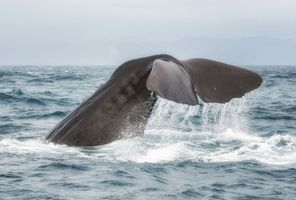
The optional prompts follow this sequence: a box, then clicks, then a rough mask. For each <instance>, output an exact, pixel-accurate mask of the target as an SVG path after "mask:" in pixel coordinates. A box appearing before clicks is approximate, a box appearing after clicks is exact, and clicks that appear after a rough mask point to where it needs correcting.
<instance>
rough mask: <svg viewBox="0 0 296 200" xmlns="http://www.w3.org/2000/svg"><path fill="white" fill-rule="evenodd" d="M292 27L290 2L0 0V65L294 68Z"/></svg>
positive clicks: (294, 15)
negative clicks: (151, 61) (152, 60)
mask: <svg viewBox="0 0 296 200" xmlns="http://www.w3.org/2000/svg"><path fill="white" fill-rule="evenodd" d="M295 24H296V3H295V1H293V0H281V1H278V0H257V1H255V0H248V1H246V0H241V1H236V0H207V1H203V0H182V1H180V0H179V1H177V0H150V1H144V0H125V1H124V0H100V1H97V0H19V1H18V0H0V28H1V29H0V30H1V31H0V64H105V63H108V64H119V62H122V61H124V60H125V59H129V58H133V57H136V56H141V55H147V54H152V53H159V52H166V53H171V54H174V55H176V56H179V57H182V58H187V57H208V58H215V59H219V60H222V61H225V62H231V63H232V62H235V63H238V64H264V63H266V64H294V63H296V57H295V56H294V55H293V52H295V49H296V47H295V41H296V26H295ZM252 55H253V56H252Z"/></svg>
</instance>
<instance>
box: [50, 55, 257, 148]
mask: <svg viewBox="0 0 296 200" xmlns="http://www.w3.org/2000/svg"><path fill="white" fill-rule="evenodd" d="M261 83H262V78H261V77H260V76H259V75H258V74H256V73H254V72H252V71H249V70H246V69H242V68H239V67H236V66H232V65H228V64H224V63H221V62H216V61H213V60H208V59H197V58H196V59H190V60H177V59H176V58H174V57H172V56H169V55H154V56H149V57H144V58H138V59H134V60H130V61H127V62H125V63H123V64H122V65H120V66H119V67H118V68H117V69H116V70H115V72H114V73H113V74H112V76H111V78H110V79H109V80H108V81H107V82H106V83H105V84H103V85H102V86H100V87H99V88H98V90H97V91H96V92H95V93H94V94H93V95H92V96H91V97H89V98H88V99H87V100H85V101H84V102H82V103H81V104H80V105H79V106H78V108H76V109H75V110H74V111H73V112H72V113H70V114H69V115H68V116H67V117H66V118H65V119H64V120H63V121H61V122H60V123H59V124H58V125H57V126H56V127H55V128H54V129H53V130H51V132H50V133H49V135H48V136H47V137H46V140H48V141H51V142H54V143H58V144H67V145H75V146H94V145H102V144H107V143H110V142H112V141H114V140H117V139H120V138H123V137H127V136H136V135H141V134H143V132H144V129H145V127H146V124H147V122H148V118H149V116H150V114H151V111H152V109H153V106H154V104H155V102H156V99H157V95H159V96H161V97H163V98H165V99H169V100H172V101H175V102H177V103H183V104H188V105H197V104H198V98H197V95H198V96H199V97H200V98H201V99H202V100H203V101H204V102H217V103H225V102H228V101H230V100H231V99H232V98H238V97H242V96H243V95H244V94H245V93H247V92H249V91H251V90H254V89H256V88H258V87H259V86H260V85H261ZM156 94H157V95H156Z"/></svg>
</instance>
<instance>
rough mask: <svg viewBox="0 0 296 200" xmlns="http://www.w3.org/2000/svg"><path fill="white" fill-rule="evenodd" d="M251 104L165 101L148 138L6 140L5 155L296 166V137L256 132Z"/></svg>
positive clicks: (240, 101)
mask: <svg viewBox="0 0 296 200" xmlns="http://www.w3.org/2000/svg"><path fill="white" fill-rule="evenodd" d="M246 102H247V100H246V99H245V98H243V99H235V100H233V101H231V102H230V103H227V104H224V105H222V104H207V105H203V106H195V107H193V106H186V105H180V104H176V103H173V102H171V101H166V100H163V99H161V100H160V101H159V102H157V106H156V110H154V112H153V115H152V117H151V119H150V121H149V124H148V128H147V130H146V131H145V134H144V136H142V137H136V138H127V139H124V140H118V141H115V142H113V143H111V144H107V145H103V146H98V147H94V148H91V149H90V150H87V149H85V148H79V147H68V146H65V145H54V144H52V143H49V144H47V143H44V141H43V140H38V139H29V140H24V141H20V140H17V139H2V140H0V153H5V152H10V153H15V154H18V155H24V154H34V155H41V156H42V155H51V156H56V155H63V156H74V157H80V158H82V159H91V160H98V161H101V160H107V161H110V162H129V161H131V162H138V163H145V162H147V163H159V162H172V161H174V162H175V161H179V160H180V161H182V160H192V161H203V162H237V161H244V160H256V161H259V162H262V163H267V164H284V165H286V164H288V165H289V164H295V163H296V137H295V136H292V135H273V136H270V137H266V136H265V137H263V136H260V133H252V132H250V131H249V130H248V118H247V117H246V116H245V113H246V111H247V107H248V106H247V103H246ZM200 116H201V117H200ZM194 118H199V121H201V124H195V123H194V121H195V120H194ZM188 127H189V128H188Z"/></svg>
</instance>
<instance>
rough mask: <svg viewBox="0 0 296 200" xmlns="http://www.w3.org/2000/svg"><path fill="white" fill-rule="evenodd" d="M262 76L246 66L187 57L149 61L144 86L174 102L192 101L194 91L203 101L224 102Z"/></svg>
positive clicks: (253, 86)
mask: <svg viewBox="0 0 296 200" xmlns="http://www.w3.org/2000/svg"><path fill="white" fill-rule="evenodd" d="M261 83H262V78H261V77H260V76H259V75H258V74H256V73H255V72H252V71H250V70H247V69H243V68H239V67H236V66H233V65H228V64H225V63H221V62H217V61H213V60H208V59H190V60H185V61H180V62H178V63H176V62H173V61H165V60H161V59H157V60H155V61H154V62H153V67H152V70H151V73H150V75H149V77H148V79H147V82H146V86H147V89H148V90H150V91H155V92H156V93H157V94H158V95H159V96H161V97H163V98H166V99H169V100H172V101H175V102H177V103H183V104H189V105H196V104H197V103H198V100H197V97H196V94H197V95H198V96H199V97H200V98H201V99H202V100H203V101H204V102H216V103H226V102H228V101H230V100H231V99H233V98H239V97H242V96H243V95H244V94H246V93H248V92H250V91H252V90H254V89H256V88H258V87H259V86H260V85H261Z"/></svg>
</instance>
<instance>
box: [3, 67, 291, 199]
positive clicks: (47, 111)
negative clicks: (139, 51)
mask: <svg viewBox="0 0 296 200" xmlns="http://www.w3.org/2000/svg"><path fill="white" fill-rule="evenodd" d="M247 68H249V69H252V70H254V71H256V72H258V73H259V74H260V75H261V76H262V77H263V79H264V83H263V85H262V86H261V87H260V88H259V89H257V90H255V91H253V92H251V93H249V94H247V95H246V96H245V97H244V98H241V99H233V100H232V101H231V102H229V103H227V104H214V103H213V104H201V105H199V106H187V105H182V104H176V103H174V102H171V101H168V100H164V99H159V100H158V101H157V103H156V106H155V108H154V111H153V113H152V116H151V118H150V120H149V124H148V126H147V129H146V131H145V134H144V135H143V136H139V137H135V138H128V139H123V140H119V141H116V142H113V143H111V144H107V145H103V146H97V147H85V148H83V147H69V146H64V145H55V144H51V143H46V142H45V141H44V138H45V136H46V135H47V134H48V132H49V131H50V130H51V129H52V128H53V127H54V126H55V125H56V124H57V123H58V122H59V121H60V120H62V119H63V118H64V117H65V116H66V115H67V114H68V113H69V112H70V111H71V110H73V109H74V108H76V107H77V106H78V105H79V103H80V102H82V101H83V100H84V99H85V98H87V97H88V96H90V95H91V94H92V93H93V92H94V91H95V90H96V88H97V87H99V85H100V84H102V83H104V82H105V81H106V80H107V79H108V78H109V77H110V75H111V74H112V72H113V71H114V69H115V67H106V66H0V159H1V160H0V199H1V200H2V199H147V200H152V199H241V200H244V199H246V200H247V199H250V200H254V199H260V200H261V199H274V200H275V199H282V200H295V199H296V66H249V67H247Z"/></svg>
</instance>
